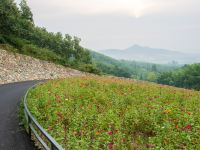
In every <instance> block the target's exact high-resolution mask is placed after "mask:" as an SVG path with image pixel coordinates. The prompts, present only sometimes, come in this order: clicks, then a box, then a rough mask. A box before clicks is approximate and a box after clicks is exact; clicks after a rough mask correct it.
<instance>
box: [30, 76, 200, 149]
mask: <svg viewBox="0 0 200 150" xmlns="http://www.w3.org/2000/svg"><path fill="white" fill-rule="evenodd" d="M28 107H29V109H30V110H31V112H32V114H33V115H34V117H35V118H36V119H37V120H38V122H39V123H40V124H41V125H42V126H43V127H44V128H45V129H46V130H47V132H48V133H50V134H51V135H52V136H53V137H54V138H55V139H56V141H57V142H58V143H60V144H61V145H62V146H63V147H64V148H65V149H69V150H76V149H77V150H79V149H80V150H82V149H89V150H93V149H94V150H98V149H108V150H109V149H112V150H143V149H158V150H162V149H163V150H164V149H169V150H172V149H188V150H192V149H194V150H196V149H200V92H198V91H191V90H185V89H179V88H174V87H169V86H163V85H157V84H153V83H147V82H141V81H134V80H123V79H118V78H110V77H89V76H88V77H71V78H67V79H59V80H52V81H48V82H46V83H44V84H42V85H39V86H38V87H36V88H35V89H32V90H31V91H30V93H29V95H28Z"/></svg>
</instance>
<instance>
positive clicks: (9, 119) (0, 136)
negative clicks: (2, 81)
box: [0, 81, 39, 150]
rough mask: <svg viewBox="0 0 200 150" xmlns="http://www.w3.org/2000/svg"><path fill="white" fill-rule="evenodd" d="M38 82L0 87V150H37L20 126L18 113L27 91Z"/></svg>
mask: <svg viewBox="0 0 200 150" xmlns="http://www.w3.org/2000/svg"><path fill="white" fill-rule="evenodd" d="M38 82H39V81H26V82H20V83H12V84H6V85H0V150H35V148H34V145H33V143H32V142H31V140H30V139H29V137H28V135H27V134H26V132H25V131H24V130H23V127H20V126H19V119H18V113H17V112H18V108H19V104H20V101H21V100H22V97H23V96H24V94H25V92H26V91H27V89H28V88H29V87H31V86H32V85H34V84H36V83H38Z"/></svg>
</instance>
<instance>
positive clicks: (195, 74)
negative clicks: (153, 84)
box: [157, 63, 200, 90]
mask: <svg viewBox="0 0 200 150" xmlns="http://www.w3.org/2000/svg"><path fill="white" fill-rule="evenodd" d="M157 82H158V83H161V84H167V85H172V86H176V87H183V88H189V89H196V90H200V63H198V64H192V65H185V66H183V67H182V68H180V69H177V70H175V71H170V72H164V73H162V74H161V75H160V76H159V77H158V79H157Z"/></svg>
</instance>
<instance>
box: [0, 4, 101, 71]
mask: <svg viewBox="0 0 200 150" xmlns="http://www.w3.org/2000/svg"><path fill="white" fill-rule="evenodd" d="M80 41H81V40H80V39H79V38H78V37H71V36H70V35H68V34H66V35H64V36H63V35H62V34H61V33H60V32H58V33H52V32H48V31H47V30H46V29H45V28H40V27H37V26H36V25H35V24H34V20H33V14H32V12H31V10H30V8H29V6H28V5H27V2H26V1H25V0H22V1H21V3H20V4H19V7H18V6H17V5H16V3H14V1H13V0H1V1H0V44H9V45H11V46H12V47H13V48H15V51H16V52H19V53H22V54H26V55H31V56H33V57H36V58H39V59H43V60H47V61H53V62H55V63H59V64H62V65H64V66H70V67H74V68H76V69H79V70H83V71H88V72H93V73H99V72H100V71H99V70H98V69H97V68H96V67H95V65H94V64H93V63H92V59H91V56H90V52H89V51H88V50H86V49H84V48H83V47H81V46H80Z"/></svg>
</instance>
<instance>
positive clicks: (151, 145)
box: [146, 144, 156, 148]
mask: <svg viewBox="0 0 200 150" xmlns="http://www.w3.org/2000/svg"><path fill="white" fill-rule="evenodd" d="M155 146H156V145H155V144H146V147H147V148H153V147H155Z"/></svg>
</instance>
